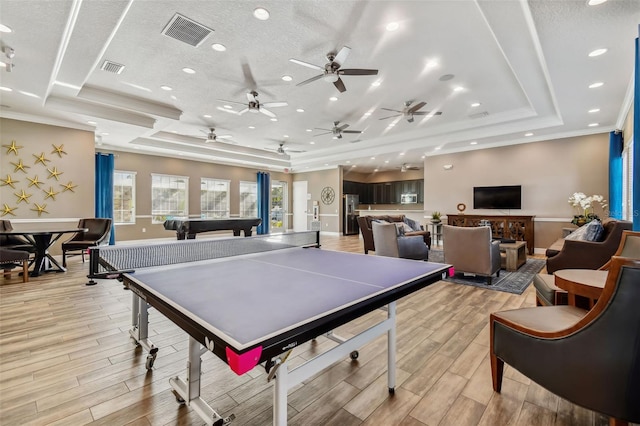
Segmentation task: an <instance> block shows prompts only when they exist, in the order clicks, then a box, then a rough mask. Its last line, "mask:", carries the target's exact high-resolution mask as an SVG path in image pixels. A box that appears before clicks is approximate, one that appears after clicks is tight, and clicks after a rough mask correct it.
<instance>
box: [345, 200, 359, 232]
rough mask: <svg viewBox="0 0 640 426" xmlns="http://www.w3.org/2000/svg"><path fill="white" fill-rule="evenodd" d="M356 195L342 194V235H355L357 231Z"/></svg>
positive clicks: (357, 202)
mask: <svg viewBox="0 0 640 426" xmlns="http://www.w3.org/2000/svg"><path fill="white" fill-rule="evenodd" d="M358 204H359V201H358V195H356V194H344V196H343V206H342V207H343V212H344V217H343V222H342V233H343V234H344V235H355V234H357V233H358V212H356V209H357V208H358Z"/></svg>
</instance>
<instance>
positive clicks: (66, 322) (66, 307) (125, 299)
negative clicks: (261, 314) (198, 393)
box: [0, 236, 607, 426]
mask: <svg viewBox="0 0 640 426" xmlns="http://www.w3.org/2000/svg"><path fill="white" fill-rule="evenodd" d="M322 244H323V248H324V249H330V250H342V251H353V252H362V241H361V240H360V239H359V238H358V236H348V237H343V236H323V237H322ZM327 266H328V267H330V265H327ZM87 271H88V266H87V264H86V263H85V264H83V263H82V262H81V260H80V258H79V257H77V256H76V257H72V258H70V259H69V271H68V272H67V273H57V274H45V275H44V276H41V277H38V278H33V279H31V281H30V282H29V283H24V284H23V283H22V282H21V278H20V277H18V276H17V274H14V276H13V277H12V278H10V279H3V280H2V281H0V399H1V402H0V423H1V424H3V425H18V424H19V425H49V424H52V425H81V424H97V425H100V424H104V425H176V424H179V425H191V424H193V425H199V424H202V422H201V420H200V419H199V417H198V416H197V415H196V414H195V413H194V412H193V411H192V410H191V408H189V407H186V406H180V405H178V404H177V403H176V401H175V398H174V396H173V394H172V392H171V391H170V386H169V380H168V379H169V378H170V377H172V376H175V375H178V374H180V375H182V376H184V371H185V368H186V359H187V343H188V338H187V336H186V335H185V333H184V332H182V331H181V330H180V329H179V328H178V327H176V326H175V325H173V324H172V323H171V322H170V321H168V320H167V319H165V318H164V317H163V316H162V315H160V314H159V313H157V312H156V311H154V310H151V314H150V321H151V324H150V338H151V340H152V341H153V342H154V343H155V344H156V345H157V346H159V347H160V352H159V356H158V358H157V360H156V362H155V365H154V368H153V370H152V371H150V372H147V370H146V369H145V354H144V353H143V351H141V350H140V349H139V348H136V347H135V346H134V345H133V343H132V340H131V339H130V338H129V336H128V328H129V324H130V315H131V309H130V294H129V292H128V291H125V290H123V287H122V284H121V283H119V282H118V281H116V280H101V281H100V282H99V284H98V285H96V286H93V287H87V286H85V285H84V284H85V282H86V281H87V279H86V277H85V275H86V274H87ZM176 284H177V285H179V283H176ZM534 298H535V293H534V291H533V287H532V286H531V287H530V288H529V289H528V290H527V291H525V293H524V294H523V295H521V296H517V295H512V294H508V293H502V292H497V291H490V290H483V289H478V288H474V287H467V286H462V285H456V284H450V283H446V282H439V283H437V284H434V285H432V286H430V287H428V288H426V289H423V290H422V291H419V292H417V293H415V294H413V295H411V296H409V297H406V298H404V299H402V300H400V301H399V303H398V362H397V381H398V386H397V388H396V393H395V395H393V396H390V395H389V393H388V392H387V384H386V338H384V337H381V338H380V339H377V340H375V341H374V342H372V343H370V344H369V345H367V346H366V347H363V348H361V350H360V358H359V359H358V360H357V361H353V362H352V361H350V360H348V359H345V360H344V361H342V362H339V363H337V364H335V365H334V366H332V367H331V368H329V369H327V370H325V371H323V372H321V373H319V374H318V375H316V376H315V377H313V378H311V379H310V380H308V381H306V382H305V383H304V384H303V385H300V386H298V387H296V388H295V389H293V390H291V391H290V392H289V400H288V402H289V407H288V416H289V424H291V425H347V426H348V425H385V426H386V425H402V426H418V425H420V426H424V425H434V426H435V425H456V426H463V425H482V426H485V425H487V426H489V425H492V426H493V425H589V426H591V425H594V426H595V425H605V424H607V419H606V418H604V417H602V416H600V415H598V414H594V413H593V412H591V411H588V410H585V409H582V408H580V407H577V406H575V405H573V404H570V403H568V402H567V401H564V400H562V399H560V398H558V397H557V396H555V395H553V394H551V393H549V392H548V391H546V390H545V389H543V388H541V387H540V386H538V385H536V384H535V383H532V382H531V381H530V380H529V379H527V378H526V377H524V376H522V375H521V374H519V373H518V372H517V371H515V370H513V369H511V368H509V367H507V368H506V371H505V379H504V384H503V391H502V393H501V394H496V393H494V392H493V390H492V388H491V376H490V370H489V361H488V353H489V347H488V345H489V329H488V315H489V313H490V312H493V311H497V310H502V309H509V308H517V307H521V306H533V305H534V303H535V302H534ZM380 315H385V314H384V313H383V312H381V311H379V312H373V313H371V314H369V315H367V316H366V317H363V318H360V319H358V320H356V321H354V322H352V323H350V324H348V325H346V326H344V327H342V328H341V329H339V330H337V332H339V334H341V335H343V336H349V335H352V334H354V333H356V332H359V331H360V330H363V329H364V328H366V327H367V325H368V323H369V322H370V321H371V320H373V319H375V318H378V317H380ZM332 345H334V343H333V342H331V341H329V340H327V339H325V338H322V337H321V338H318V339H317V341H316V342H313V343H312V342H310V343H307V344H305V345H303V346H301V347H298V348H296V350H295V351H294V356H293V357H292V359H290V362H291V364H293V365H296V364H299V363H301V362H303V361H304V360H305V359H308V358H309V357H311V356H313V355H314V354H316V353H318V352H319V351H321V350H323V349H324V348H326V347H330V346H332ZM203 371H204V374H203V377H202V382H203V385H202V391H203V392H202V393H203V398H204V399H205V400H206V401H207V402H209V403H210V404H211V405H212V406H213V407H215V408H216V409H217V410H218V411H219V412H220V413H221V414H223V415H228V414H231V413H234V414H235V415H236V420H235V421H234V422H233V423H232V424H233V425H269V424H271V418H272V389H271V387H272V384H271V383H267V381H266V375H265V372H264V370H263V369H262V368H260V367H258V368H255V369H254V370H252V371H251V372H249V373H248V374H245V375H243V376H236V375H235V374H234V373H232V372H231V370H230V369H229V368H228V367H227V366H226V365H225V364H224V363H222V362H221V361H219V360H218V359H216V358H215V357H214V356H213V355H212V354H210V353H207V354H205V355H204V356H203Z"/></svg>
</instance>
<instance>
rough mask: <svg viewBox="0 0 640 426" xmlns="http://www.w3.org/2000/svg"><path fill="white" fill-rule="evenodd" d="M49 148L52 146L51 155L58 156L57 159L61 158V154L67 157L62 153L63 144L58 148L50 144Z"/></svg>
mask: <svg viewBox="0 0 640 426" xmlns="http://www.w3.org/2000/svg"><path fill="white" fill-rule="evenodd" d="M51 146H53V151H51V153H52V154H58V157H62V154H64V155H67V153H66V152H65V151H64V144H61V145H60V146H56V145H54V144H51Z"/></svg>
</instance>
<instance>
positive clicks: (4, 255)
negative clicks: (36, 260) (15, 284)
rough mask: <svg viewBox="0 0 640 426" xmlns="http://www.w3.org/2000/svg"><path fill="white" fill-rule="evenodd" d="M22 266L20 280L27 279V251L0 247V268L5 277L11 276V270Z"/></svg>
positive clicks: (25, 280) (24, 280)
mask: <svg viewBox="0 0 640 426" xmlns="http://www.w3.org/2000/svg"><path fill="white" fill-rule="evenodd" d="M17 266H22V282H25V283H26V282H27V281H29V253H27V252H26V251H23V250H12V249H8V248H5V247H0V268H1V269H2V270H3V275H4V277H5V278H8V277H10V276H11V270H12V269H13V268H15V267H17Z"/></svg>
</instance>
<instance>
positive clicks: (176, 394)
mask: <svg viewBox="0 0 640 426" xmlns="http://www.w3.org/2000/svg"><path fill="white" fill-rule="evenodd" d="M171 392H173V396H175V397H176V402H177V403H178V404H180V405H182V404H184V403H185V402H186V401H185V400H184V399H183V398H182V397H181V396H180V394H179V393H178V392H176V391H175V389H173V390H171Z"/></svg>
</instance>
